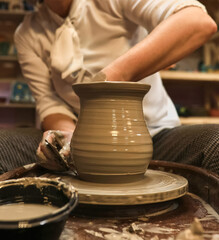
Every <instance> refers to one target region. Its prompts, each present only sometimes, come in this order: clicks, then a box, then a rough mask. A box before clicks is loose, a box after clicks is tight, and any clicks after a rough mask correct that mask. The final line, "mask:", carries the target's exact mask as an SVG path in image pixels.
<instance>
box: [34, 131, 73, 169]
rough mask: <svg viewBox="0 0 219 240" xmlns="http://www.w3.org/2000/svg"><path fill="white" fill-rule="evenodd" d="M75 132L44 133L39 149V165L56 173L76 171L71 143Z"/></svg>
mask: <svg viewBox="0 0 219 240" xmlns="http://www.w3.org/2000/svg"><path fill="white" fill-rule="evenodd" d="M72 134H73V132H68V131H55V130H49V131H46V132H44V134H43V138H42V140H41V142H40V144H39V147H38V149H37V152H36V153H37V160H38V161H37V163H38V164H39V165H41V166H42V167H45V168H47V169H50V170H54V171H66V170H70V169H71V170H74V163H73V161H71V155H70V142H71V138H72Z"/></svg>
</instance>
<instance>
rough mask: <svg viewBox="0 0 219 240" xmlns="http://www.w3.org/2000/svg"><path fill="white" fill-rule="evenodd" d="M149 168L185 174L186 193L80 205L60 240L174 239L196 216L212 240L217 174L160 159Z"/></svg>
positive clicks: (216, 226)
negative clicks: (165, 198)
mask: <svg viewBox="0 0 219 240" xmlns="http://www.w3.org/2000/svg"><path fill="white" fill-rule="evenodd" d="M150 168H151V169H156V170H162V171H169V172H173V173H176V174H179V175H182V176H184V177H186V178H187V179H188V181H189V187H190V188H189V193H187V194H186V195H184V196H183V197H181V198H179V199H176V200H171V201H168V202H165V203H164V204H161V203H157V204H151V205H150V204H145V205H138V206H135V205H134V206H107V205H106V206H104V205H102V206H101V205H89V204H79V205H78V206H77V208H76V209H75V211H74V212H73V213H72V215H71V216H70V217H69V219H68V221H67V222H66V225H65V228H64V231H63V232H62V235H61V237H60V240H73V239H74V240H86V239H89V240H90V239H91V240H92V239H95V240H96V239H97V240H98V239H110V240H114V239H116V240H117V239H119V240H123V239H125V240H126V239H130V240H148V239H151V240H161V239H163V240H165V239H166V240H173V239H175V237H176V236H177V234H179V232H182V231H184V230H185V229H187V228H188V227H189V226H190V225H191V223H192V222H193V221H194V219H195V218H197V219H198V220H199V222H200V223H201V225H202V227H203V229H204V234H203V237H204V239H210V240H211V239H212V238H213V236H214V237H215V236H216V235H218V234H219V215H218V212H219V205H218V204H219V201H218V198H219V177H218V176H217V175H216V174H212V173H209V172H207V171H205V170H202V169H199V168H196V167H192V166H188V165H182V164H175V163H168V162H161V161H152V162H151V164H150ZM45 172H47V171H46V170H44V169H41V168H39V167H38V166H33V167H31V168H29V169H27V168H25V169H24V168H20V169H17V170H16V171H12V172H8V173H6V174H3V175H1V176H0V180H6V179H9V178H19V177H26V176H41V175H43V174H45Z"/></svg>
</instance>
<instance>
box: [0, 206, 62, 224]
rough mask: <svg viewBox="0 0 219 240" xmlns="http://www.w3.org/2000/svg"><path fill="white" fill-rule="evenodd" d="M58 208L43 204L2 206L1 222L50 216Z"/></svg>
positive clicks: (0, 211) (0, 209)
mask: <svg viewBox="0 0 219 240" xmlns="http://www.w3.org/2000/svg"><path fill="white" fill-rule="evenodd" d="M57 209H58V207H54V206H51V205H43V204H29V203H13V204H4V205H1V206H0V221H18V220H24V219H25V220H29V219H33V218H38V217H42V216H45V215H47V214H50V213H52V212H54V211H55V210H57Z"/></svg>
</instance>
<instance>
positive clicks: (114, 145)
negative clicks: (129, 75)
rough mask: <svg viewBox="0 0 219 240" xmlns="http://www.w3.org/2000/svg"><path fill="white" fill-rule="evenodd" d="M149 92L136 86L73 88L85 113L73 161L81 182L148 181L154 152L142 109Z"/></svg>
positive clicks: (82, 85)
mask: <svg viewBox="0 0 219 240" xmlns="http://www.w3.org/2000/svg"><path fill="white" fill-rule="evenodd" d="M149 89H150V86H149V85H146V84H140V83H134V82H95V83H94V82H92V83H77V84H74V85H73V90H74V91H75V93H76V94H77V95H78V96H79V97H80V104H81V108H80V114H79V119H78V123H77V126H76V129H75V132H74V134H73V137H72V141H71V156H72V158H73V160H74V162H75V167H76V170H77V172H78V175H79V177H80V178H81V179H82V180H85V181H91V182H102V183H122V182H133V181H137V180H139V179H141V178H143V177H144V174H145V171H146V170H147V167H148V165H149V162H150V160H151V159H152V152H153V147H152V140H151V137H150V135H149V132H148V129H147V126H146V123H145V120H144V116H143V109H142V100H143V97H144V96H145V94H146V93H147V92H148V91H149Z"/></svg>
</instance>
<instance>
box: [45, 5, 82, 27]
mask: <svg viewBox="0 0 219 240" xmlns="http://www.w3.org/2000/svg"><path fill="white" fill-rule="evenodd" d="M43 5H44V7H45V8H46V10H47V12H48V14H49V16H50V17H51V19H52V20H54V21H55V22H56V23H57V24H58V25H59V26H61V25H62V24H63V23H64V22H65V18H62V17H60V16H59V15H58V14H56V13H55V12H53V11H52V10H51V9H50V8H49V7H48V6H47V5H46V4H43ZM85 6H86V0H73V1H72V4H71V8H70V11H69V14H68V16H67V17H66V18H70V20H71V22H72V23H78V22H80V21H81V19H83V16H84V13H85Z"/></svg>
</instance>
